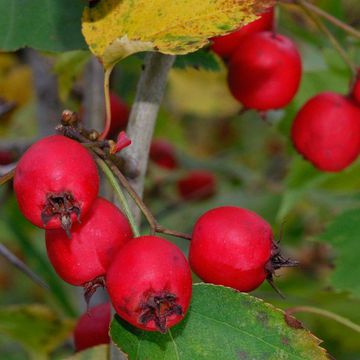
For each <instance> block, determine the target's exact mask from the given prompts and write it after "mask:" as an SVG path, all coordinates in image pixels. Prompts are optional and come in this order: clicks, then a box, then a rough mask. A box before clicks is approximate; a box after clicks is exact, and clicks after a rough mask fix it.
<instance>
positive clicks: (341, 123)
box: [291, 92, 360, 172]
mask: <svg viewBox="0 0 360 360" xmlns="http://www.w3.org/2000/svg"><path fill="white" fill-rule="evenodd" d="M291 137H292V141H293V143H294V146H295V148H296V149H297V150H298V152H299V153H300V154H302V155H303V156H304V158H305V159H307V160H309V161H310V162H311V163H312V164H313V165H314V166H316V167H317V168H318V169H320V170H323V171H331V172H338V171H341V170H343V169H344V168H346V167H347V166H349V165H350V164H351V163H352V162H353V161H355V159H356V158H357V156H358V155H359V152H360V108H359V107H357V106H356V105H355V104H354V103H353V102H352V101H351V100H349V99H347V98H345V97H344V96H342V95H339V94H335V93H331V92H324V93H321V94H318V95H316V96H315V97H313V98H311V99H310V100H309V101H308V102H307V103H306V104H305V105H304V106H303V107H302V109H301V110H300V111H299V113H298V114H297V116H296V118H295V120H294V122H293V125H292V131H291Z"/></svg>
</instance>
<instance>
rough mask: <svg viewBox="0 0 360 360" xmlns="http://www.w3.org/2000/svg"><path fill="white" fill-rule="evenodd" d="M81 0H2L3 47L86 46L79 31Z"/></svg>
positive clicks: (57, 48) (62, 48)
mask: <svg viewBox="0 0 360 360" xmlns="http://www.w3.org/2000/svg"><path fill="white" fill-rule="evenodd" d="M83 7H84V2H83V1H81V0H61V1H58V0H47V1H43V0H31V1H23V0H11V1H8V0H0V49H1V50H3V51H14V50H17V49H20V48H23V47H25V46H29V47H32V48H34V49H38V50H44V51H67V50H76V49H86V44H85V42H84V39H83V37H82V36H81V31H80V18H81V11H82V9H83Z"/></svg>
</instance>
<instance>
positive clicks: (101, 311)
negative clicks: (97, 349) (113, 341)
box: [74, 303, 111, 351]
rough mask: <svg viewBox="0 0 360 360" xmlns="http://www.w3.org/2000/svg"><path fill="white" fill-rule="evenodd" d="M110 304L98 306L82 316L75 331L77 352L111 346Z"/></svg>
mask: <svg viewBox="0 0 360 360" xmlns="http://www.w3.org/2000/svg"><path fill="white" fill-rule="evenodd" d="M110 320H111V311H110V303H104V304H100V305H96V306H94V307H92V308H91V309H89V310H88V311H87V312H86V313H85V314H83V315H81V316H80V318H79V320H78V321H77V323H76V326H75V329H74V344H75V351H82V350H85V349H88V348H90V347H93V346H96V345H101V344H109V343H110V336H109V327H110Z"/></svg>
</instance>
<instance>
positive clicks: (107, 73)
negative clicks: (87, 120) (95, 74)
mask: <svg viewBox="0 0 360 360" xmlns="http://www.w3.org/2000/svg"><path fill="white" fill-rule="evenodd" d="M113 68H114V67H113V66H111V67H110V68H108V69H106V70H105V74H104V75H105V76H104V95H105V109H106V122H105V128H104V131H103V132H102V133H101V135H100V137H99V139H100V140H104V139H105V138H106V137H107V135H108V133H109V130H110V126H111V107H110V75H111V72H112V70H113Z"/></svg>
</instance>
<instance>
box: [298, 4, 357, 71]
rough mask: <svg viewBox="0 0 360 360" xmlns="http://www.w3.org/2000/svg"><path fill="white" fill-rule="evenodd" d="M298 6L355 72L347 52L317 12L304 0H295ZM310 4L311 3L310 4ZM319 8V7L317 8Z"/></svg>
mask: <svg viewBox="0 0 360 360" xmlns="http://www.w3.org/2000/svg"><path fill="white" fill-rule="evenodd" d="M297 3H298V5H299V7H300V8H301V9H302V10H303V11H304V12H305V14H306V15H307V16H308V17H309V18H310V19H311V20H312V21H313V22H314V23H315V24H316V26H317V27H318V28H319V30H320V31H322V32H323V33H324V34H325V35H326V37H327V38H328V39H329V41H330V43H331V44H332V46H333V47H334V49H335V50H336V51H337V52H338V53H339V55H340V56H341V58H342V59H343V60H344V62H345V63H346V65H347V66H348V67H349V69H350V71H351V72H352V74H354V75H355V73H356V66H355V65H354V64H353V62H352V61H351V59H350V58H349V56H348V54H347V52H346V51H345V50H344V49H343V47H342V46H341V45H340V43H339V42H338V40H337V39H336V37H335V36H334V35H333V34H332V33H331V31H330V30H329V29H328V28H327V27H326V26H325V25H324V24H323V22H322V21H321V20H320V19H319V18H318V16H317V14H318V13H317V12H316V13H315V12H314V11H313V10H311V8H309V6H308V5H309V3H307V2H306V1H302V0H299V1H297ZM310 5H311V4H310ZM315 8H316V6H315ZM319 10H320V9H319Z"/></svg>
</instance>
